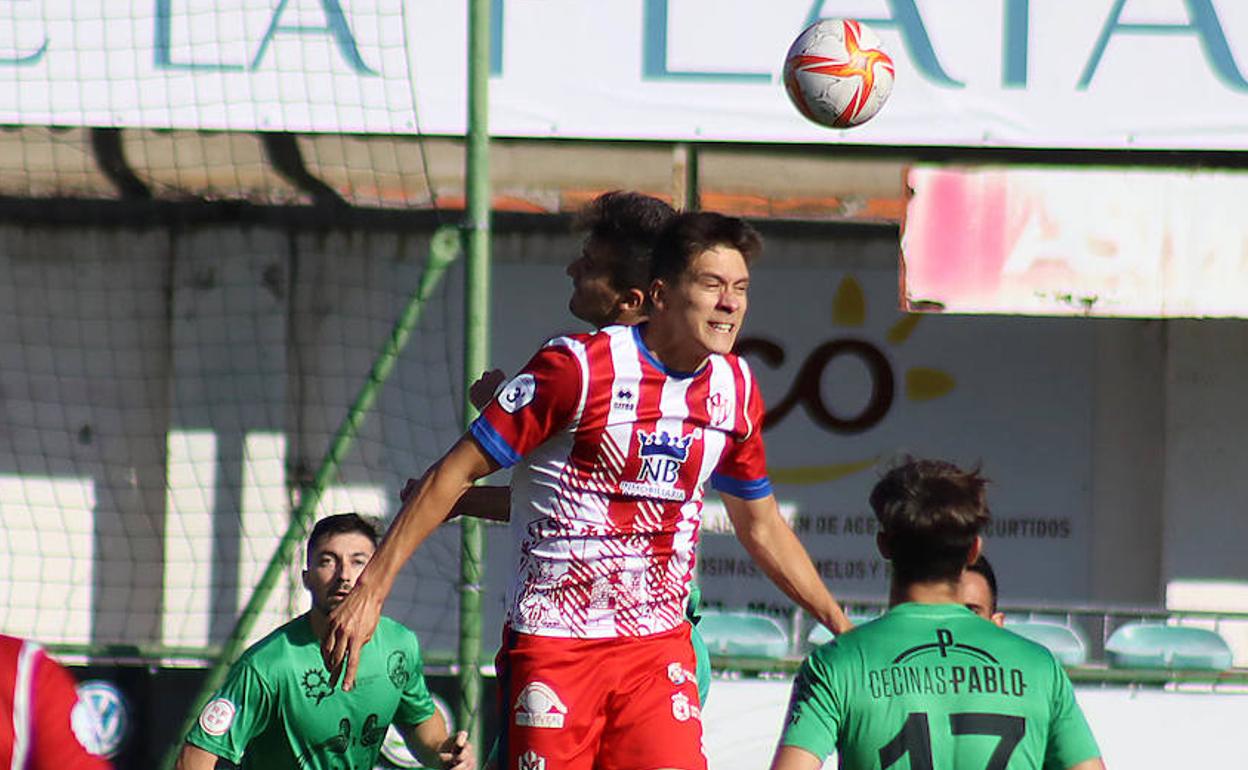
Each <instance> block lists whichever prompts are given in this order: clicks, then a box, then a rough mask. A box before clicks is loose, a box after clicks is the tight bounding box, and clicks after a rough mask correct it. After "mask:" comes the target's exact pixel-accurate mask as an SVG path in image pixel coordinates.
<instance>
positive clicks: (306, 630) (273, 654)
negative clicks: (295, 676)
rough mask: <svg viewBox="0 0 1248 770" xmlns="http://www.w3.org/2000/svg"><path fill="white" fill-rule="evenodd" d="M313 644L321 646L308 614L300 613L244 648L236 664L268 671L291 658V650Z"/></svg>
mask: <svg viewBox="0 0 1248 770" xmlns="http://www.w3.org/2000/svg"><path fill="white" fill-rule="evenodd" d="M313 645H315V646H316V647H317V648H319V647H320V643H319V642H318V641H317V639H316V636H315V635H314V634H313V633H312V625H311V623H309V622H308V616H307V615H300V616H299V617H297V618H295V619H294V620H291V621H288V622H286V623H283V624H282V625H280V626H278V627H277V628H275V629H273V630H272V631H270V632H269V633H268V634H267V635H265V636H264V637H263V638H262V639H260V640H259V641H257V642H256V643H255V644H253V645H251V646H250V647H248V648H247V649H246V650H244V651H243V654H242V655H240V656H239V658H238V663H236V664H235V666H236V667H237V666H243V665H252V666H255V667H256V668H257V669H258V670H260V671H267V670H269V669H270V667H271V666H273V665H274V664H280V663H282V662H285V661H288V660H290V657H289V656H290V653H291V650H293V649H296V648H301V647H308V646H313Z"/></svg>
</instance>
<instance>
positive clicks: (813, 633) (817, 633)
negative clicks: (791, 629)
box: [806, 612, 879, 647]
mask: <svg viewBox="0 0 1248 770" xmlns="http://www.w3.org/2000/svg"><path fill="white" fill-rule="evenodd" d="M878 617H879V615H859V614H857V613H853V612H851V613H849V622H851V623H853V624H854V626H855V627H857V626H861V625H862V624H863V623H870V622H871V621H873V620H875V619H876V618H878ZM830 641H832V632H831V631H829V630H828V629H827V628H824V626H823V625H822V624H820V623H816V624H815V625H814V626H813V627H812V628H811V629H810V633H809V634H807V635H806V642H807V644H809V645H810V646H811V647H818V646H819V645H821V644H827V643H828V642H830Z"/></svg>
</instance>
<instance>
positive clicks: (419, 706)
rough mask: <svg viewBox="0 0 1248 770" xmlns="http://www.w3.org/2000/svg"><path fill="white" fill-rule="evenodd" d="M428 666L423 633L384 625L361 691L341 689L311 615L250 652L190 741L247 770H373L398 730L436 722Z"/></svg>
mask: <svg viewBox="0 0 1248 770" xmlns="http://www.w3.org/2000/svg"><path fill="white" fill-rule="evenodd" d="M422 668H423V664H422V663H421V659H420V646H419V644H418V643H417V641H416V635H415V634H414V633H412V632H411V631H410V630H408V629H407V628H404V627H403V626H402V625H400V624H399V623H397V622H395V621H393V620H391V619H389V618H384V617H383V618H382V619H381V622H380V623H379V624H378V625H377V631H376V632H375V633H374V634H373V638H372V639H370V640H369V642H368V644H366V645H364V648H363V649H362V650H361V651H360V664H359V669H358V672H357V676H356V680H355V687H354V688H353V689H352V690H351V691H350V692H343V691H342V690H341V689H340V688H337V687H334V688H331V687H330V686H329V673H328V672H327V671H326V669H325V663H324V661H323V659H322V657H321V643H320V641H319V640H318V639H317V638H316V636H315V634H313V633H312V624H311V622H310V621H309V620H308V616H307V615H303V616H301V617H299V618H296V619H295V620H292V621H291V622H289V623H287V624H286V625H284V626H282V627H281V628H278V629H277V630H276V631H274V632H273V633H271V634H269V635H268V636H266V637H265V638H264V639H262V640H261V641H259V642H257V643H256V644H255V645H253V646H252V647H250V648H249V649H248V650H247V651H246V652H245V653H243V655H242V657H240V658H239V659H238V662H237V663H235V664H234V667H233V668H232V669H231V670H230V675H229V677H228V678H227V679H226V682H225V685H224V686H223V687H222V688H221V689H220V690H219V691H218V692H217V693H216V694H215V695H214V696H213V698H212V700H211V701H209V703H208V705H207V706H205V707H204V710H203V711H202V712H201V713H200V716H199V721H198V723H197V724H196V725H195V727H193V728H192V729H191V732H190V734H188V735H187V737H186V740H187V742H188V743H191V744H194V745H195V746H198V747H200V748H201V749H204V750H205V751H209V752H212V753H213V754H216V755H217V756H219V757H224V758H225V759H227V760H229V761H231V762H234V763H236V764H237V763H239V762H240V760H241V764H242V766H243V767H244V768H256V769H257V770H260V769H261V768H263V769H264V770H285V769H286V768H292V770H293V769H294V768H300V769H302V768H308V769H309V770H372V768H373V767H374V766H375V765H376V764H377V754H378V752H379V751H380V750H381V742H382V739H383V738H385V737H386V729H387V728H388V727H389V726H390V724H391V723H392V722H394V723H398V724H404V725H415V724H420V723H421V722H424V721H425V720H426V719H429V718H430V717H431V716H433V714H434V708H435V707H434V705H433V699H432V698H431V697H430V695H429V690H428V689H427V688H426V686H425V677H424V674H423V673H422Z"/></svg>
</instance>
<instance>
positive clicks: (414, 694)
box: [394, 632, 437, 725]
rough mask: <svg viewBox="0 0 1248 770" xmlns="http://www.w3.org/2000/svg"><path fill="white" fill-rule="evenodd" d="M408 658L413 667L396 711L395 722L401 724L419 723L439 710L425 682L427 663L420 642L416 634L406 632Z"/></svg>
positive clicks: (408, 674)
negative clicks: (421, 653) (422, 657)
mask: <svg viewBox="0 0 1248 770" xmlns="http://www.w3.org/2000/svg"><path fill="white" fill-rule="evenodd" d="M404 637H405V638H406V639H407V640H408V643H407V645H406V647H407V649H406V651H405V652H406V658H407V660H408V661H410V666H411V668H410V669H409V670H408V672H407V684H406V685H405V686H404V687H403V693H402V695H400V696H399V707H398V709H397V710H396V711H395V712H394V723H395V724H400V725H418V724H420V723H421V722H424V721H425V720H427V719H429V718H430V717H432V716H433V714H434V712H435V711H437V707H436V706H434V705H433V696H432V695H430V694H429V686H428V685H427V684H426V683H425V673H424V672H425V664H424V661H423V660H422V659H421V657H420V642H419V641H417V639H416V634H413V633H410V632H409V633H406V634H404Z"/></svg>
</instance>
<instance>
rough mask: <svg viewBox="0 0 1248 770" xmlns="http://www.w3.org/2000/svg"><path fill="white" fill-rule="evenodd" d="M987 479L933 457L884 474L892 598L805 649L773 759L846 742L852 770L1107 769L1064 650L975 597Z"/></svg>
mask: <svg viewBox="0 0 1248 770" xmlns="http://www.w3.org/2000/svg"><path fill="white" fill-rule="evenodd" d="M984 487H985V481H984V479H983V478H982V477H981V476H980V475H979V474H978V472H977V471H970V472H966V471H962V470H960V469H959V468H957V467H956V466H954V465H952V464H950V463H945V462H939V461H932V460H916V461H910V462H907V463H905V464H903V465H900V466H898V467H897V468H895V469H893V470H892V471H890V472H889V473H888V474H887V475H886V476H885V477H884V478H883V479H882V480H881V481H880V482H879V483H878V484H877V485H876V487H875V489H874V490H873V491H872V493H871V507H872V508H873V509H874V510H875V515H876V517H877V518H878V519H879V522H880V530H879V534H878V535H877V545H878V547H879V549H880V553H881V555H883V556H884V558H886V559H888V560H889V561H890V562H891V563H892V568H893V577H892V586H891V590H890V596H889V602H890V605H891V608H890V609H889V611H888V612H887V613H885V614H884V616H883V617H881V618H879V619H877V620H875V621H872V622H870V623H867V624H864V625H862V626H860V627H859V628H857V629H855V630H853V631H849V632H848V633H845V634H842V635H840V636H839V637H837V638H836V639H835V640H833V641H831V642H829V643H828V644H826V645H824V646H822V647H820V648H818V649H817V650H815V651H814V652H812V653H811V654H810V656H809V657H808V658H807V659H806V661H805V663H804V664H803V665H802V669H801V671H800V672H799V673H798V676H797V680H796V681H795V682H794V684H793V695H792V699H791V700H790V703H789V710H788V716H787V718H786V720H785V724H784V728H783V732H782V734H781V737H780V746H779V748H778V749H777V750H776V755H775V759H774V761H773V762H772V770H816V769H817V768H819V767H820V766H821V765H822V764H823V762H824V760H825V759H826V757H827V756H828V755H829V754H831V753H832V752H833V751H836V752H839V754H840V761H841V766H842V767H844V768H852V769H853V770H859V769H871V770H877V769H878V770H887V769H888V768H896V769H897V770H901V768H909V770H936V769H937V768H939V769H941V770H964V769H970V768H973V770H1031V769H1032V768H1036V769H1037V770H1039V769H1040V768H1044V769H1045V770H1049V769H1050V768H1062V769H1072V770H1103V768H1104V765H1103V763H1102V762H1101V760H1100V751H1099V750H1098V748H1097V745H1096V741H1095V739H1094V738H1093V737H1092V732H1091V730H1090V729H1089V728H1088V724H1087V721H1086V720H1085V719H1084V717H1083V713H1082V711H1080V709H1079V706H1078V704H1077V703H1076V702H1075V697H1074V692H1073V689H1072V687H1071V684H1070V679H1069V678H1067V676H1066V672H1065V671H1064V670H1063V669H1062V667H1061V665H1060V664H1059V663H1058V662H1057V660H1056V659H1054V657H1053V655H1052V654H1050V653H1049V651H1048V650H1046V649H1045V648H1043V647H1041V646H1040V645H1037V644H1034V643H1032V642H1030V641H1028V640H1026V639H1023V638H1022V637H1020V636H1017V635H1015V634H1012V633H1010V632H1009V631H1006V630H1004V629H1001V628H999V627H997V626H996V625H995V624H993V623H991V622H986V621H985V620H984V619H983V618H980V617H978V616H976V615H975V614H974V613H972V612H971V611H970V610H969V609H967V608H966V607H965V606H963V604H962V599H961V595H960V593H959V580H960V578H961V576H962V572H963V570H964V569H965V568H966V566H967V565H968V564H971V563H973V562H974V561H975V560H976V559H977V558H978V557H979V552H980V549H981V540H980V538H979V532H980V529H981V528H982V527H983V526H984V525H985V524H986V523H987V522H988V507H987V504H986V502H985V496H984Z"/></svg>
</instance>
